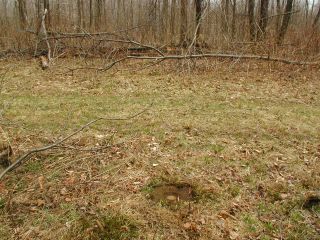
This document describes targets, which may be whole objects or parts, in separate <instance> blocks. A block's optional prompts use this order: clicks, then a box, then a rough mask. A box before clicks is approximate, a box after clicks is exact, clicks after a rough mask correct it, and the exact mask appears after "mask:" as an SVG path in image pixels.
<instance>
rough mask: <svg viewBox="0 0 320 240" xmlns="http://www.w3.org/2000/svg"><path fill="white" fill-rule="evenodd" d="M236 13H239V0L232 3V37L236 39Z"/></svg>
mask: <svg viewBox="0 0 320 240" xmlns="http://www.w3.org/2000/svg"><path fill="white" fill-rule="evenodd" d="M236 13H237V0H233V3H232V22H231V39H232V40H234V38H235V35H236V17H237V16H236Z"/></svg>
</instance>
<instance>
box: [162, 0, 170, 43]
mask: <svg viewBox="0 0 320 240" xmlns="http://www.w3.org/2000/svg"><path fill="white" fill-rule="evenodd" d="M168 10H169V2H168V0H163V3H162V9H161V25H162V27H161V28H162V34H161V35H162V36H161V38H162V41H163V42H166V41H167V37H168V28H167V26H168Z"/></svg>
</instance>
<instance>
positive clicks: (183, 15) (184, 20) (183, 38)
mask: <svg viewBox="0 0 320 240" xmlns="http://www.w3.org/2000/svg"><path fill="white" fill-rule="evenodd" d="M180 4H181V9H180V10H181V11H180V45H181V46H184V45H186V43H187V30H188V29H187V25H188V16H187V4H188V0H180Z"/></svg>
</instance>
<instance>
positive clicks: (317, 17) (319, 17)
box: [312, 6, 320, 28]
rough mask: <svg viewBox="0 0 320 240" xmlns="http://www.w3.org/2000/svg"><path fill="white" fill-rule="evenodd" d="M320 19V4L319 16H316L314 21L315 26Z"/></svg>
mask: <svg viewBox="0 0 320 240" xmlns="http://www.w3.org/2000/svg"><path fill="white" fill-rule="evenodd" d="M319 19H320V6H319V9H318V13H317V16H316V17H315V18H314V21H313V24H312V26H313V28H315V27H316V26H317V24H318V22H319Z"/></svg>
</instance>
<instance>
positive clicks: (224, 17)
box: [221, 0, 230, 33]
mask: <svg viewBox="0 0 320 240" xmlns="http://www.w3.org/2000/svg"><path fill="white" fill-rule="evenodd" d="M221 3H222V6H221V9H222V14H221V21H222V31H223V32H224V33H226V32H227V33H228V32H229V18H230V16H229V8H230V0H222V2H221Z"/></svg>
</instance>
